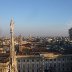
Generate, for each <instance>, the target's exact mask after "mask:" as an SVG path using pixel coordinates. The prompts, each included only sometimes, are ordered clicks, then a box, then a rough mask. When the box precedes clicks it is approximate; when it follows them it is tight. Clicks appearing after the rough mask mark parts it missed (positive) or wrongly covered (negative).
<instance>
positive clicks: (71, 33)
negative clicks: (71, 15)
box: [69, 28, 72, 40]
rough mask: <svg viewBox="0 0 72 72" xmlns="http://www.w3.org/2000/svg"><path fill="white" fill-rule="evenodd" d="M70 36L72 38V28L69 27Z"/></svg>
mask: <svg viewBox="0 0 72 72" xmlns="http://www.w3.org/2000/svg"><path fill="white" fill-rule="evenodd" d="M69 38H70V40H72V28H70V29H69Z"/></svg>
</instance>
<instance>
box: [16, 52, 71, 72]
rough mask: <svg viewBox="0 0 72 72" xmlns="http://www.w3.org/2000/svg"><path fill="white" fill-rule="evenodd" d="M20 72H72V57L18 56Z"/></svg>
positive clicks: (51, 55)
mask: <svg viewBox="0 0 72 72" xmlns="http://www.w3.org/2000/svg"><path fill="white" fill-rule="evenodd" d="M17 62H18V63H17V64H18V72H72V55H57V54H51V53H50V54H41V55H27V56H23V55H22V56H17Z"/></svg>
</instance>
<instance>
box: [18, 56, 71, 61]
mask: <svg viewBox="0 0 72 72" xmlns="http://www.w3.org/2000/svg"><path fill="white" fill-rule="evenodd" d="M29 61H32V62H35V61H37V62H38V61H43V59H37V60H36V59H18V62H29ZM44 61H72V57H71V58H69V59H68V58H61V59H60V58H59V59H45V60H44Z"/></svg>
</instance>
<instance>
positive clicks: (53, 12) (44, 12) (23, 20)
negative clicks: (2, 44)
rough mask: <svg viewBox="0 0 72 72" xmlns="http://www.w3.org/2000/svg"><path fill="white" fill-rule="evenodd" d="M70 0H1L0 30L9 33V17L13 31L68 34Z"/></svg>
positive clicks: (71, 24)
mask: <svg viewBox="0 0 72 72" xmlns="http://www.w3.org/2000/svg"><path fill="white" fill-rule="evenodd" d="M71 3H72V1H71V0H69V1H68V0H60V1H57V0H36V1H34V0H24V1H23V0H11V1H10V0H6V1H5V0H1V1H0V10H1V11H0V32H1V34H2V35H4V34H9V22H10V19H11V17H13V18H14V21H15V33H16V34H23V35H27V36H28V35H29V34H31V35H36V36H68V29H69V28H70V27H72V21H71V20H72V10H71V8H72V4H71Z"/></svg>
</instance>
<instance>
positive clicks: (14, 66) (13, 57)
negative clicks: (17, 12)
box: [10, 18, 18, 72]
mask: <svg viewBox="0 0 72 72" xmlns="http://www.w3.org/2000/svg"><path fill="white" fill-rule="evenodd" d="M10 35H11V45H10V72H18V71H17V62H16V53H15V48H14V21H13V18H12V19H11V22H10Z"/></svg>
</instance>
